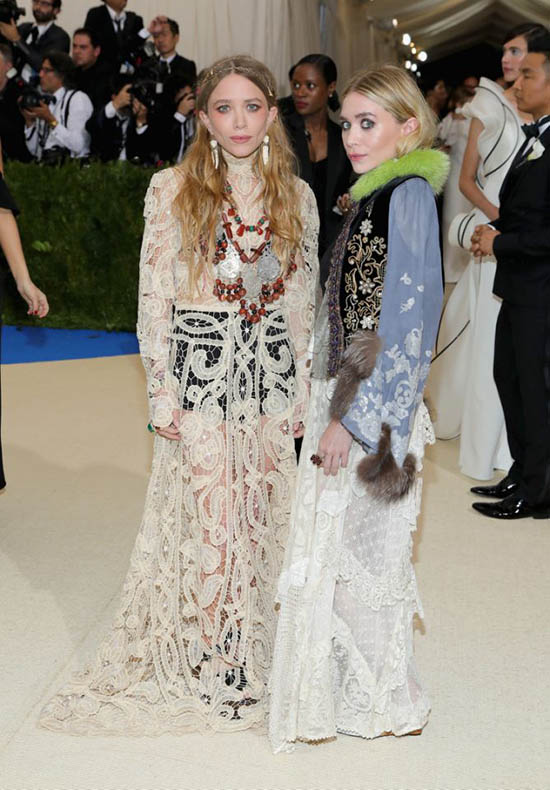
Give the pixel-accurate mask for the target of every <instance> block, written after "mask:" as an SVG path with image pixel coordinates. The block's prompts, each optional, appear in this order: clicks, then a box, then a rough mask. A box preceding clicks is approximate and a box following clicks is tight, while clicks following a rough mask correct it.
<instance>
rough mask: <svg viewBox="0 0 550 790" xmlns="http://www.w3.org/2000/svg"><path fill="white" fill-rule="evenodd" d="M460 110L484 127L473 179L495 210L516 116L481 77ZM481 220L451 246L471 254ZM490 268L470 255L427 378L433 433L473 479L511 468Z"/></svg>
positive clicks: (516, 131) (460, 220) (471, 218)
mask: <svg viewBox="0 0 550 790" xmlns="http://www.w3.org/2000/svg"><path fill="white" fill-rule="evenodd" d="M461 112H462V113H463V114H464V115H466V116H467V117H469V118H478V119H479V120H480V121H481V122H482V123H483V131H482V132H481V134H480V135H479V138H478V150H479V155H480V164H479V169H478V174H477V180H478V183H479V186H480V188H481V189H482V190H483V192H484V193H485V195H486V197H487V198H488V200H490V201H491V203H493V204H494V205H497V206H498V204H499V199H498V196H499V191H500V187H501V186H502V182H503V180H504V177H505V175H506V173H507V171H508V169H509V167H510V165H511V163H512V160H513V158H514V155H515V154H516V153H517V151H518V149H519V147H520V145H521V143H522V142H523V140H524V134H523V132H522V130H521V122H520V119H519V116H518V114H517V111H516V109H515V108H514V107H513V105H512V104H510V102H509V101H508V99H507V98H506V96H505V95H504V92H503V90H502V88H501V87H500V86H499V85H497V84H496V83H494V82H491V80H488V79H486V78H485V77H483V78H482V79H481V81H480V85H479V88H478V89H477V91H476V95H475V97H474V99H473V100H472V101H471V102H469V103H468V104H465V105H464V107H463V108H462V110H461ZM485 222H488V219H487V217H486V216H485V215H484V214H483V213H482V212H481V211H480V210H479V209H475V210H474V211H472V212H470V213H469V214H460V215H458V216H457V217H456V218H455V220H454V222H453V224H452V225H451V228H450V231H449V235H450V240H451V242H452V243H454V244H457V245H460V246H461V247H462V248H464V249H469V248H470V243H471V242H470V240H471V236H472V233H473V230H474V228H475V226H476V225H479V224H483V223H485ZM495 271H496V261H495V259H494V258H493V257H484V258H483V259H481V260H479V259H476V258H470V262H469V264H468V266H467V268H466V270H465V271H464V273H463V275H462V276H461V278H460V279H459V281H458V282H457V284H456V286H455V288H454V290H453V293H452V294H451V296H450V297H449V300H448V302H447V304H446V305H445V310H444V312H443V316H442V319H441V326H440V330H439V335H438V339H437V347H436V357H435V359H434V361H433V363H432V370H431V373H430V378H429V381H428V389H429V393H430V399H431V400H432V402H433V405H434V408H435V413H436V424H435V431H436V435H437V437H438V438H441V439H450V438H453V437H455V436H458V435H459V434H460V456H459V464H460V469H461V471H462V472H463V473H464V474H466V475H468V476H469V477H473V478H475V479H477V480H490V479H491V478H492V477H493V476H494V470H495V469H509V467H510V466H511V463H512V459H511V456H510V451H509V449H508V442H507V439H506V428H505V425H504V414H503V411H502V406H501V404H500V399H499V397H498V393H497V389H496V386H495V383H494V380H493V357H494V346H495V327H496V321H497V317H498V313H499V310H500V305H501V300H500V299H499V298H498V297H497V296H495V295H494V294H493V283H494V279H495Z"/></svg>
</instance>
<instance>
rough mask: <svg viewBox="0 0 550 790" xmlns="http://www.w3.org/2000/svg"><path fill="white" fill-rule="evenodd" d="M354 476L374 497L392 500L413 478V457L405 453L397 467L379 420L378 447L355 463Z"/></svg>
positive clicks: (384, 426) (388, 431)
mask: <svg viewBox="0 0 550 790" xmlns="http://www.w3.org/2000/svg"><path fill="white" fill-rule="evenodd" d="M357 475H358V477H359V479H360V480H361V482H363V483H364V484H365V486H366V487H367V490H368V492H369V494H371V495H372V496H373V497H374V498H375V499H383V500H386V502H396V501H397V500H398V499H401V497H403V496H405V494H406V493H407V492H408V491H409V489H410V487H411V486H412V484H413V482H414V480H415V477H416V458H415V457H414V455H413V454H412V453H408V454H407V456H406V458H405V460H404V461H403V466H402V467H399V466H398V465H397V462H396V460H395V458H394V457H393V454H392V451H391V429H390V426H389V425H388V424H387V423H382V431H381V433H380V440H379V442H378V450H377V451H376V452H375V453H373V454H372V455H367V456H365V458H363V460H362V461H360V462H359V464H358V466H357Z"/></svg>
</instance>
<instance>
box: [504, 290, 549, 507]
mask: <svg viewBox="0 0 550 790" xmlns="http://www.w3.org/2000/svg"><path fill="white" fill-rule="evenodd" d="M494 377H495V383H496V385H497V389H498V394H499V397H500V401H501V403H502V408H503V410H504V419H505V421H506V433H507V436H508V444H509V446H510V452H511V454H512V458H513V460H514V463H513V464H512V468H511V469H510V477H511V478H512V480H515V481H516V482H519V483H520V484H521V492H522V494H523V495H524V496H525V498H526V499H527V501H528V502H529V504H531V505H546V504H550V305H548V306H545V307H538V306H536V307H533V306H527V305H516V304H510V302H503V303H502V307H501V308H500V313H499V316H498V321H497V327H496V335H495V362H494Z"/></svg>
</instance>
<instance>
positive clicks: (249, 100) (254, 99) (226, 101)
mask: <svg viewBox="0 0 550 790" xmlns="http://www.w3.org/2000/svg"><path fill="white" fill-rule="evenodd" d="M234 101H235V99H216V101H215V102H214V104H219V103H220V102H221V103H222V104H232V103H233V102H234ZM240 101H243V102H244V103H245V104H248V102H251V101H257V102H261V101H262V99H261V98H260V97H259V96H254V98H252V99H241V100H240Z"/></svg>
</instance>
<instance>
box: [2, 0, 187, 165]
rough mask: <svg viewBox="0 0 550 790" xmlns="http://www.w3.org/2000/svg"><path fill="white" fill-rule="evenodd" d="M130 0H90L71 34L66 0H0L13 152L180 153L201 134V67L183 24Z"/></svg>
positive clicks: (46, 159) (174, 158)
mask: <svg viewBox="0 0 550 790" xmlns="http://www.w3.org/2000/svg"><path fill="white" fill-rule="evenodd" d="M126 5H127V0H103V2H102V5H100V6H98V7H96V8H91V9H90V10H89V11H88V13H87V16H86V19H85V20H84V24H83V26H82V27H80V28H78V29H77V30H75V31H74V33H73V35H72V40H71V38H70V37H69V35H68V34H67V32H66V31H65V30H63V28H62V27H60V26H59V25H58V24H57V18H58V16H59V14H60V12H61V10H62V0H32V14H33V17H34V21H33V22H28V21H21V18H22V17H23V16H24V13H25V12H24V10H23V9H21V8H19V7H18V6H17V0H0V140H1V142H2V148H3V151H4V156H5V158H7V159H15V160H19V161H24V162H29V161H38V162H42V163H44V164H60V163H62V162H63V161H65V160H66V159H67V158H69V157H70V158H73V159H81V160H84V161H89V160H90V159H96V160H100V161H103V162H109V161H114V160H129V161H132V162H134V163H137V164H143V165H154V164H157V163H158V162H179V161H181V158H182V156H183V154H184V152H185V149H186V147H187V146H188V144H189V143H190V141H191V139H192V138H193V135H194V107H195V97H194V84H195V81H196V76H197V74H196V67H195V63H194V62H193V61H192V60H188V59H187V58H184V57H182V56H181V55H179V54H177V52H176V47H177V45H178V42H179V26H178V23H177V22H175V21H174V20H173V19H169V18H167V17H165V16H157V17H155V18H154V19H153V20H152V21H151V22H150V23H149V24H148V25H144V22H143V19H142V17H141V16H139V15H138V14H135V13H134V12H132V11H127V10H126Z"/></svg>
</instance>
